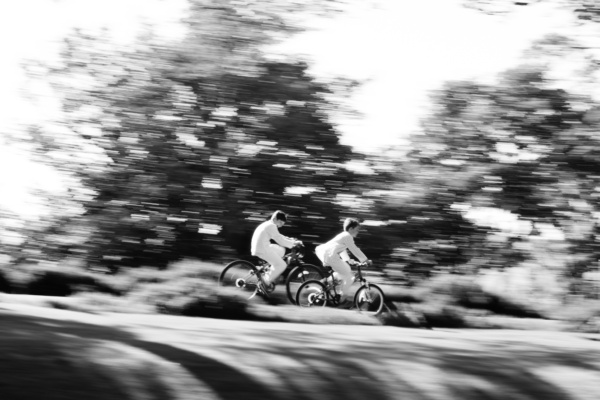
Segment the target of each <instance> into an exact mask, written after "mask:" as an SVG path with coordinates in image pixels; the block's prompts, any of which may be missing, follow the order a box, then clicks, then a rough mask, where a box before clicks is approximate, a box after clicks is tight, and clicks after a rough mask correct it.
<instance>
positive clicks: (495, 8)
mask: <svg viewBox="0 0 600 400" xmlns="http://www.w3.org/2000/svg"><path fill="white" fill-rule="evenodd" d="M550 1H551V2H553V3H555V4H556V5H558V6H561V7H563V8H564V9H565V10H568V11H570V12H573V13H574V14H575V15H576V16H577V18H578V19H579V20H581V21H592V22H600V7H598V4H597V3H596V2H594V1H593V0H550ZM550 1H548V0H521V1H515V0H463V4H464V5H465V6H466V7H468V8H472V9H475V10H478V11H481V12H484V13H487V14H506V13H510V12H512V11H514V10H515V9H517V8H519V7H525V6H531V5H535V4H538V3H542V2H543V3H548V2H550Z"/></svg>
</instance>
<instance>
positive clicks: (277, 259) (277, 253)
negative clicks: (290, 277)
mask: <svg viewBox="0 0 600 400" xmlns="http://www.w3.org/2000/svg"><path fill="white" fill-rule="evenodd" d="M256 255H257V256H259V257H260V258H262V259H263V260H265V261H266V262H268V263H269V264H271V266H272V267H273V269H272V270H271V272H270V273H268V274H264V275H263V279H264V281H265V283H266V284H267V285H268V284H270V283H271V282H275V280H276V279H277V278H279V275H281V274H282V273H283V271H285V268H286V267H287V264H286V263H285V261H284V260H283V256H284V255H285V248H283V247H281V246H279V245H277V244H274V243H271V245H270V246H269V249H268V250H267V251H266V252H264V253H263V252H261V253H260V254H256Z"/></svg>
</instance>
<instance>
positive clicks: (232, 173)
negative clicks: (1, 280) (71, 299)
mask: <svg viewBox="0 0 600 400" xmlns="http://www.w3.org/2000/svg"><path fill="white" fill-rule="evenodd" d="M323 4H324V5H326V6H331V5H333V4H335V3H334V2H324V3H323ZM311 6H314V4H312V3H307V4H305V5H300V4H299V3H295V2H271V1H269V2H244V6H243V7H242V6H241V2H236V1H219V2H216V1H194V2H193V3H192V7H191V11H190V16H189V18H188V19H187V20H186V26H187V28H188V34H187V36H186V38H185V39H184V40H183V41H182V42H181V43H180V44H179V45H176V46H165V45H164V43H161V42H160V41H159V40H158V39H156V38H155V37H154V36H153V35H152V34H151V33H148V34H147V35H146V36H145V37H143V38H142V40H140V42H139V43H136V45H135V46H134V47H133V48H125V49H116V48H114V47H111V46H107V43H105V42H104V41H103V40H102V39H101V38H98V37H95V36H90V35H86V34H85V33H84V32H78V33H76V34H75V35H72V36H71V37H69V38H68V40H67V41H66V43H65V50H64V52H63V55H62V64H61V65H60V66H58V67H56V68H51V69H50V70H49V74H50V76H51V77H52V82H53V84H54V86H55V88H56V89H57V92H58V93H60V94H61V96H62V97H63V98H62V101H63V105H64V112H65V120H64V124H63V125H61V126H60V129H56V130H54V131H46V132H40V134H39V135H38V137H36V140H37V142H38V143H40V149H41V150H42V151H43V153H44V154H45V157H47V159H48V160H51V162H52V163H54V164H55V165H58V166H59V167H60V168H62V169H63V170H64V171H65V172H67V173H70V174H75V176H77V178H78V179H80V180H81V182H82V184H83V189H82V190H83V191H84V192H85V191H86V190H87V192H85V193H83V192H81V191H80V192H79V193H77V194H72V196H73V198H76V199H77V200H78V201H79V202H81V203H82V204H83V205H84V207H85V213H84V214H83V215H81V216H78V217H75V218H72V219H71V220H70V222H68V223H63V225H65V224H66V225H72V226H74V227H81V226H86V227H88V229H86V235H85V242H84V243H82V244H74V247H76V248H77V249H78V250H77V249H75V250H74V251H79V252H83V254H85V257H86V258H87V261H88V262H91V263H93V264H104V265H107V266H111V267H113V266H119V265H127V266H138V265H156V266H164V265H166V264H167V263H168V262H169V261H171V260H173V259H177V258H180V257H188V256H196V257H201V258H222V257H226V256H228V257H233V256H234V254H235V253H237V254H247V253H249V241H250V235H251V233H252V231H253V229H254V227H255V226H256V225H257V224H258V223H259V222H261V221H262V220H264V219H265V218H267V217H268V216H269V214H270V213H271V212H273V211H274V210H275V209H282V210H284V211H287V212H288V213H289V214H290V216H291V224H290V225H291V227H290V229H289V231H288V232H292V234H294V235H296V236H299V237H301V238H302V239H304V240H306V241H307V242H312V241H319V240H321V238H323V237H324V236H328V235H330V234H331V231H332V229H333V230H337V229H339V227H338V225H339V219H340V218H341V216H340V210H341V206H340V205H339V204H338V203H337V202H336V196H337V195H338V194H339V193H343V192H344V191H346V190H348V189H345V186H346V185H347V184H348V183H349V182H350V181H352V180H353V179H354V174H353V173H352V172H351V171H349V170H348V169H346V168H345V167H344V163H345V162H347V161H349V160H350V159H351V157H352V153H351V151H350V148H349V147H347V146H343V145H341V144H340V142H339V137H338V133H337V132H336V131H335V129H334V127H333V126H332V125H331V124H330V123H329V122H328V120H327V114H326V112H327V108H328V107H332V106H333V105H331V104H329V103H328V101H327V100H326V99H325V96H326V95H327V94H328V93H330V92H331V90H330V88H329V86H328V85H326V84H324V83H319V82H317V81H315V79H314V78H313V77H311V76H310V75H309V74H308V73H307V65H306V64H304V63H300V62H294V61H289V62H287V61H274V60H270V59H268V57H267V56H266V55H265V54H264V53H262V52H261V46H263V45H265V44H266V43H269V42H270V41H272V40H274V38H276V37H277V36H278V35H281V34H283V33H290V32H294V31H295V30H296V29H297V28H296V27H295V26H294V25H291V24H288V23H287V22H286V21H285V18H284V17H285V16H286V15H289V14H290V13H291V12H292V11H294V10H300V11H302V10H305V9H306V8H305V7H309V9H310V7H311ZM313 9H314V8H313ZM340 82H342V81H339V82H335V84H336V85H338V86H339V85H340V84H341V83H340ZM65 161H68V162H65ZM332 225H333V226H332ZM64 229H67V228H64ZM67 230H68V229H67ZM70 251H73V249H71V250H70Z"/></svg>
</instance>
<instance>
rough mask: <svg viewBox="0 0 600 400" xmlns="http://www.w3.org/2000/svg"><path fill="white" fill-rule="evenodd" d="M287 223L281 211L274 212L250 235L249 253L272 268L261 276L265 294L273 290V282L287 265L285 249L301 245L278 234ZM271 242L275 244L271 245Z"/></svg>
mask: <svg viewBox="0 0 600 400" xmlns="http://www.w3.org/2000/svg"><path fill="white" fill-rule="evenodd" d="M286 222H287V216H286V215H285V213H284V212H283V211H279V210H277V211H275V212H274V213H273V215H272V216H271V219H270V220H268V221H265V222H263V223H262V224H260V225H259V226H258V227H257V228H256V229H255V230H254V234H253V235H252V244H251V252H252V255H253V256H257V257H260V258H262V259H263V260H265V261H266V262H268V263H269V264H270V265H271V266H272V267H273V268H272V269H271V271H269V272H267V273H265V274H264V275H263V281H264V283H265V285H266V286H267V287H266V288H265V289H266V291H267V292H271V291H272V290H273V288H274V286H275V285H274V282H275V281H276V279H277V278H278V277H279V276H280V275H281V274H282V273H283V271H284V270H285V268H286V266H287V263H286V262H285V260H284V259H283V256H284V255H285V248H292V247H294V246H295V245H299V244H300V245H301V244H302V242H301V241H299V240H296V239H292V238H288V237H286V236H283V235H282V234H281V233H279V228H281V227H282V226H283V225H285V223H286ZM271 240H273V241H275V243H271Z"/></svg>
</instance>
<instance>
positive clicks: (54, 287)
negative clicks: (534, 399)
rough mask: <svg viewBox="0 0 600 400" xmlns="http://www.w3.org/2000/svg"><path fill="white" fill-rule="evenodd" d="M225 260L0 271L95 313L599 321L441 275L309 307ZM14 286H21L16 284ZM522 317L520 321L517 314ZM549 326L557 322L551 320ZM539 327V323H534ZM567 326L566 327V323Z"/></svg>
mask: <svg viewBox="0 0 600 400" xmlns="http://www.w3.org/2000/svg"><path fill="white" fill-rule="evenodd" d="M222 268H223V265H220V264H214V263H206V262H200V261H196V260H182V261H179V262H176V263H173V264H172V265H170V266H169V268H168V269H166V270H157V269H153V268H144V267H142V268H136V269H130V270H126V271H124V272H122V273H120V274H118V275H106V274H99V273H94V272H90V271H85V270H82V269H80V268H75V267H58V268H57V267H48V266H46V267H39V266H25V267H23V268H16V267H12V268H10V269H8V270H5V273H4V274H3V275H0V284H2V282H3V281H2V279H1V278H2V277H4V278H5V283H4V285H5V287H11V288H17V289H18V290H16V292H17V293H24V294H34V295H48V294H50V295H52V296H51V297H47V298H46V300H45V301H43V302H42V303H44V305H45V306H50V307H55V308H61V309H69V310H75V311H84V312H91V313H99V312H118V313H159V314H161V313H162V314H171V315H183V316H191V317H210V318H227V319H245V320H263V321H287V322H302V323H319V324H321V323H322V324H358V325H361V324H367V325H388V326H398V327H414V328H431V327H434V328H435V327H444V328H464V327H468V328H503V327H505V328H510V329H514V328H515V327H518V328H517V329H527V326H528V325H530V326H532V327H537V326H540V325H541V323H534V322H533V321H534V320H544V319H546V320H557V321H562V322H564V323H565V324H569V325H570V326H571V327H573V328H572V329H576V328H575V327H577V326H580V327H584V328H585V329H587V330H592V331H593V330H594V329H598V326H597V325H598V323H596V322H594V321H595V319H594V318H595V317H596V316H598V315H600V302H598V301H596V302H595V303H594V302H593V301H587V302H586V303H585V307H582V304H583V303H581V302H579V303H578V304H572V305H568V304H567V305H565V307H563V308H561V309H558V310H557V309H555V310H550V311H549V310H547V309H546V310H544V309H542V308H540V307H539V306H538V305H536V304H535V303H534V300H533V301H531V302H530V303H526V302H523V300H519V301H517V300H516V299H513V298H509V297H508V296H503V295H501V294H498V293H488V292H486V291H485V290H483V289H482V287H481V286H480V285H479V284H478V283H477V281H476V280H475V279H474V278H473V277H467V276H460V275H441V276H437V277H434V278H432V279H430V280H428V281H424V282H421V283H420V284H418V285H415V286H413V287H403V286H386V285H382V288H383V290H384V292H385V293H386V297H387V300H388V302H387V307H386V309H385V312H384V313H383V314H382V315H381V316H379V317H377V318H374V317H367V316H364V315H361V314H359V313H358V312H356V311H347V310H338V309H333V308H325V309H321V310H313V309H311V310H302V309H300V308H298V307H295V306H291V305H290V304H289V302H288V300H287V298H286V296H285V292H284V288H283V285H279V287H278V289H277V290H276V291H275V292H274V293H273V294H272V295H271V297H270V298H269V299H268V301H264V300H263V299H261V298H260V297H258V296H257V297H255V298H254V299H252V300H251V301H248V299H247V298H245V297H242V296H241V295H240V293H239V292H238V291H236V290H231V289H224V288H219V287H217V285H216V281H217V277H218V275H219V273H220V272H221V270H222ZM13 292H14V291H13ZM516 319H519V321H517V322H516V323H515V321H516ZM544 326H549V324H545V325H544ZM532 329H535V328H532ZM560 329H565V328H564V327H561V328H560Z"/></svg>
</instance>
